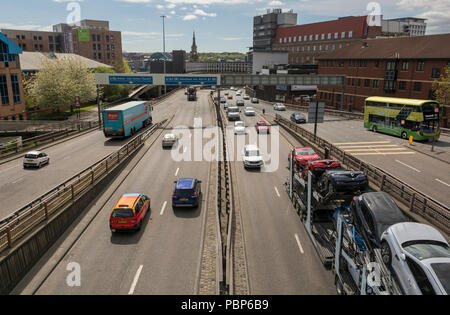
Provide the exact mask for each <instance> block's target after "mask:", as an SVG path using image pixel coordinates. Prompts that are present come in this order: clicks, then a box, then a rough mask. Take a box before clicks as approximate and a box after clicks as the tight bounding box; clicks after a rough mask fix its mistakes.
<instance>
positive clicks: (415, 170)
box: [395, 160, 422, 173]
mask: <svg viewBox="0 0 450 315" xmlns="http://www.w3.org/2000/svg"><path fill="white" fill-rule="evenodd" d="M395 162H397V163H400V164H402V165H404V166H406V167H409V168H410V169H412V170H415V171H416V172H417V173H422V172H421V171H419V170H418V169H417V168H414V167H412V166H409V165H408V164H406V163H403V162H400V161H399V160H395Z"/></svg>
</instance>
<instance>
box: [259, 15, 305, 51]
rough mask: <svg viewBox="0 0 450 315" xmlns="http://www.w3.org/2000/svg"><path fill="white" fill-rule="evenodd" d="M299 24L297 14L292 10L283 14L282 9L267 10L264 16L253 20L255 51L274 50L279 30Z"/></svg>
mask: <svg viewBox="0 0 450 315" xmlns="http://www.w3.org/2000/svg"><path fill="white" fill-rule="evenodd" d="M296 24H297V13H294V12H293V11H292V10H290V11H288V12H283V11H282V10H281V9H274V10H272V11H270V10H267V13H266V14H264V15H259V16H255V17H254V18H253V49H256V50H261V49H267V50H270V49H272V45H273V44H274V43H275V37H276V32H277V29H278V28H282V27H287V26H293V25H296Z"/></svg>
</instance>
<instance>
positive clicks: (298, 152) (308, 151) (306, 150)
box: [295, 149, 316, 155]
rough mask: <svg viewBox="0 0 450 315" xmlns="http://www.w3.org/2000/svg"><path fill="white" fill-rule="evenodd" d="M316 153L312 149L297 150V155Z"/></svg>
mask: <svg viewBox="0 0 450 315" xmlns="http://www.w3.org/2000/svg"><path fill="white" fill-rule="evenodd" d="M314 154H316V152H314V150H312V149H299V150H295V155H314Z"/></svg>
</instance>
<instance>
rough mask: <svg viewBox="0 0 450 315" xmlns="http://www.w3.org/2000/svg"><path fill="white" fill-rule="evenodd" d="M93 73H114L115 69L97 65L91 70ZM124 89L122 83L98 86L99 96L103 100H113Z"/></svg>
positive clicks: (119, 95)
mask: <svg viewBox="0 0 450 315" xmlns="http://www.w3.org/2000/svg"><path fill="white" fill-rule="evenodd" d="M93 71H94V73H109V74H114V73H116V71H115V70H114V69H111V68H108V67H98V68H96V69H94V70H93ZM123 89H124V86H123V85H105V86H101V87H100V97H101V98H102V99H104V100H105V101H115V100H117V99H119V98H120V97H121V95H122V93H123V92H122V91H123Z"/></svg>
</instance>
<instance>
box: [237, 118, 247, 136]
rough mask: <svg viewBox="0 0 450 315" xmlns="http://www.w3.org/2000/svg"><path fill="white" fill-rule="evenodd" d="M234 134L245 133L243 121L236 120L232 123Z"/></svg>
mask: <svg viewBox="0 0 450 315" xmlns="http://www.w3.org/2000/svg"><path fill="white" fill-rule="evenodd" d="M234 134H235V135H245V134H246V132H245V123H244V122H243V121H236V122H235V123H234Z"/></svg>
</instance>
